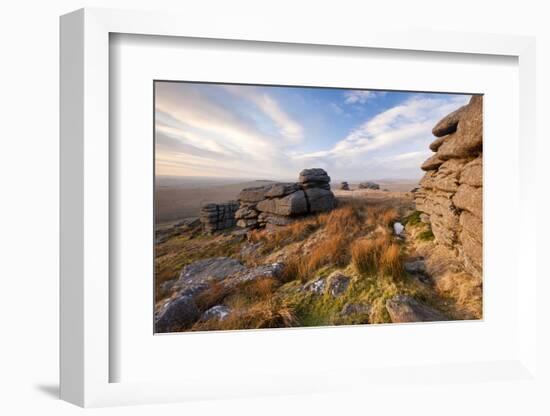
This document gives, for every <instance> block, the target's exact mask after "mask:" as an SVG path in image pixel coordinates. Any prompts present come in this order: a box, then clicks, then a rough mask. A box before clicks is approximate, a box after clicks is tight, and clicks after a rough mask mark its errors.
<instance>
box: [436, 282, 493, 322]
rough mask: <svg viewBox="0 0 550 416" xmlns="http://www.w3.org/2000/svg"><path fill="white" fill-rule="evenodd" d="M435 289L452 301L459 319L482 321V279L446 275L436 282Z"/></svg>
mask: <svg viewBox="0 0 550 416" xmlns="http://www.w3.org/2000/svg"><path fill="white" fill-rule="evenodd" d="M435 289H436V291H437V292H438V293H440V294H441V295H443V296H445V297H447V298H450V299H452V300H453V301H454V302H453V303H454V305H453V306H454V309H455V310H454V311H453V312H454V314H455V315H456V317H457V318H458V319H481V318H482V317H483V316H482V315H483V303H482V299H483V290H482V283H481V279H478V278H476V277H473V276H471V275H470V274H467V273H458V274H457V273H446V274H444V275H443V276H442V277H440V278H439V279H437V280H436V283H435Z"/></svg>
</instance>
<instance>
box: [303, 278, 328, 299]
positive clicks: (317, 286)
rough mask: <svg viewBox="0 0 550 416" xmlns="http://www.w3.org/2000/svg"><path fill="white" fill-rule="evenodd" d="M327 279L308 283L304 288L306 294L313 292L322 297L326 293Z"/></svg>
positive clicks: (318, 279)
mask: <svg viewBox="0 0 550 416" xmlns="http://www.w3.org/2000/svg"><path fill="white" fill-rule="evenodd" d="M326 283H327V282H326V279H325V278H324V277H319V278H317V279H315V280H311V281H309V282H307V283H306V284H305V285H304V286H303V287H302V290H304V291H306V292H313V293H315V294H316V295H321V294H322V293H323V292H324V291H325V287H326Z"/></svg>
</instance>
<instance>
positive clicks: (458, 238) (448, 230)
mask: <svg viewBox="0 0 550 416" xmlns="http://www.w3.org/2000/svg"><path fill="white" fill-rule="evenodd" d="M482 101H483V98H482V96H479V95H474V96H473V97H472V98H471V100H470V102H469V103H468V104H467V105H465V106H463V107H461V108H459V109H458V110H456V111H454V112H453V113H451V114H449V115H447V116H446V117H444V118H443V119H442V120H441V121H439V123H437V125H436V126H435V127H434V128H433V130H432V133H433V134H434V136H436V140H434V141H433V142H432V143H431V144H430V149H431V150H432V151H433V152H435V153H434V155H433V156H431V157H430V158H429V159H427V160H426V161H425V162H424V164H423V165H422V169H423V170H425V171H426V174H425V175H424V177H423V178H422V180H421V181H420V189H419V190H417V191H416V192H415V194H414V197H415V202H416V208H417V210H418V211H421V212H422V213H423V214H422V215H421V217H420V218H421V220H422V221H424V222H426V223H429V224H430V225H431V228H432V232H433V234H434V236H435V240H436V242H437V243H439V244H443V245H445V246H447V247H449V248H451V249H452V250H454V251H455V252H456V254H457V256H458V257H459V259H460V260H461V261H462V262H463V264H464V267H465V269H466V271H468V272H469V273H470V274H472V275H474V276H476V277H481V273H482V240H483V238H482V237H483V236H482V229H483V223H482V219H483V218H482V211H483V210H482V206H483V201H482V200H483V197H482V195H483V173H482V172H483V120H482V104H483V102H482Z"/></svg>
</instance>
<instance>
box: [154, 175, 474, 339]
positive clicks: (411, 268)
mask: <svg viewBox="0 0 550 416" xmlns="http://www.w3.org/2000/svg"><path fill="white" fill-rule="evenodd" d="M333 192H334V194H335V196H336V204H337V206H336V208H335V209H334V210H332V211H330V212H323V213H318V214H315V215H311V216H308V217H304V218H301V219H299V220H296V221H294V222H292V223H290V224H287V225H285V226H282V227H279V228H276V229H256V230H249V229H241V228H238V227H234V228H230V229H227V230H223V231H220V232H216V233H213V234H207V233H205V232H204V231H203V230H202V229H201V227H200V223H199V222H198V221H196V220H192V219H191V220H187V221H181V222H179V223H173V224H170V225H169V226H166V227H163V228H162V229H160V230H158V231H157V236H156V237H157V245H156V258H155V268H156V279H155V282H156V287H155V289H156V291H155V295H156V307H155V325H156V332H177V331H201V330H213V329H225V330H229V329H252V328H273V327H294V326H323V325H343V324H344V325H345V324H377V323H390V322H421V321H440V320H455V319H479V318H481V311H482V305H481V282H480V281H479V279H476V278H473V277H472V276H470V275H468V274H467V273H465V272H464V267H463V265H462V264H461V263H459V262H458V261H457V260H456V257H455V256H454V255H453V253H451V252H449V251H446V250H447V249H445V247H443V246H441V245H437V244H435V242H434V236H433V234H432V232H431V228H430V226H429V225H428V224H425V223H424V222H422V221H421V220H420V213H419V212H418V211H415V204H414V200H413V193H410V192H390V191H384V190H376V189H368V188H363V189H358V188H357V186H351V190H334V191H333Z"/></svg>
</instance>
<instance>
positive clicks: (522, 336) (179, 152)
mask: <svg viewBox="0 0 550 416" xmlns="http://www.w3.org/2000/svg"><path fill="white" fill-rule="evenodd" d="M182 19H183V20H182ZM182 22H185V24H182ZM242 33H245V32H242V31H239V32H235V31H233V27H232V25H231V23H230V22H227V24H226V25H219V26H216V27H215V28H207V27H204V26H202V25H201V24H199V23H198V22H193V21H192V19H190V18H189V17H188V16H187V17H182V16H175V15H169V14H163V13H144V12H127V11H124V12H123V11H113V10H96V9H92V10H90V9H84V10H79V11H76V12H73V13H71V14H69V15H66V16H63V17H62V18H61V84H62V85H61V113H62V118H61V251H62V259H61V396H62V398H63V399H65V400H67V401H70V402H72V403H75V404H78V405H81V406H105V405H116V404H138V403H156V402H165V401H184V400H194V399H206V398H231V397H248V396H250V397H254V396H261V395H272V394H300V393H304V394H305V393H319V392H331V391H342V390H344V391H354V390H356V389H357V391H360V390H363V389H368V390H369V391H372V392H376V391H380V392H382V391H384V389H385V387H384V385H386V386H387V383H392V385H393V381H392V380H395V379H396V378H397V379H399V383H398V384H399V385H398V386H395V389H398V390H400V391H401V390H402V391H406V390H407V388H408V387H407V386H410V385H412V384H418V383H420V384H426V385H429V384H430V383H434V382H436V383H443V384H445V383H453V382H456V381H457V380H460V381H461V382H464V383H468V384H469V385H470V386H472V388H474V387H475V388H478V389H484V388H486V389H487V395H488V396H490V395H491V394H496V390H491V388H490V387H487V386H488V385H490V384H491V383H501V382H503V381H506V382H509V383H512V384H514V383H518V384H519V383H530V384H531V386H532V387H533V388H538V384H537V383H539V378H537V375H536V374H537V373H536V370H537V364H536V361H535V350H536V347H537V338H536V329H537V328H536V324H535V322H536V319H535V317H536V302H534V301H533V299H534V294H535V284H536V270H535V269H534V264H535V262H534V260H533V256H534V250H532V247H531V246H530V245H529V244H534V243H533V242H532V236H531V230H533V229H534V228H535V224H534V223H533V221H534V219H533V218H532V217H530V216H529V215H525V213H526V212H529V210H531V209H532V208H533V204H534V201H533V200H532V199H530V198H525V195H529V192H530V187H531V186H532V185H531V184H530V182H529V172H530V170H531V169H533V166H534V159H535V155H534V152H533V150H532V148H531V147H530V145H529V144H530V143H532V142H533V141H534V139H535V138H534V131H533V125H534V123H533V117H534V114H535V111H534V108H535V99H534V97H535V95H534V94H535V78H534V59H535V55H534V53H535V49H534V40H533V39H531V38H524V37H515V36H504V35H502V36H493V35H481V34H451V33H440V34H437V36H434V34H433V33H432V34H430V35H429V36H428V35H427V34H426V33H422V32H420V31H418V32H415V31H409V32H407V35H406V36H403V33H396V32H383V31H382V32H381V31H379V30H374V29H372V30H362V31H361V32H360V33H355V32H353V31H352V32H345V31H344V32H342V33H341V34H339V35H334V34H331V35H330V36H328V35H327V34H326V33H325V32H324V31H323V30H322V28H319V29H315V30H312V31H311V32H309V33H308V34H307V35H304V34H303V33H302V32H301V31H299V30H298V29H296V30H285V31H283V30H281V29H278V28H276V26H275V25H274V26H273V27H269V26H266V27H262V29H259V28H258V27H257V26H256V27H251V28H250V31H249V32H246V36H245V35H243V34H242ZM518 149H519V152H518ZM502 206H506V207H507V209H506V210H502V209H500V208H499V207H502ZM510 216H514V217H515V218H521V220H520V222H521V224H520V225H521V226H519V227H517V228H516V229H514V230H510V231H508V233H510V235H512V234H513V237H514V238H508V239H503V238H501V237H500V232H499V230H500V229H501V227H502V226H503V225H502V224H506V221H507V218H510ZM502 259H506V261H505V262H504V261H502ZM520 270H521V276H520V275H519V271H520ZM482 382H483V383H482ZM386 388H387V387H386ZM381 394H382V393H381ZM444 394H452V391H451V389H450V388H449V390H448V391H446V392H444Z"/></svg>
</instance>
